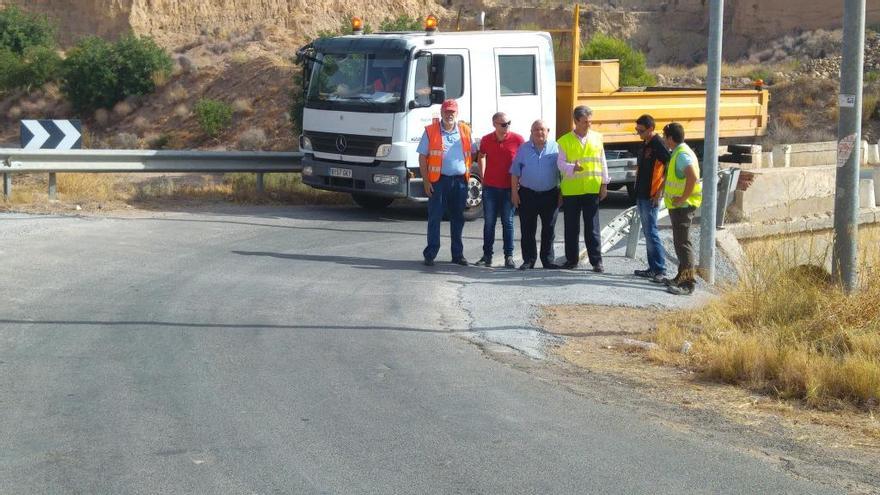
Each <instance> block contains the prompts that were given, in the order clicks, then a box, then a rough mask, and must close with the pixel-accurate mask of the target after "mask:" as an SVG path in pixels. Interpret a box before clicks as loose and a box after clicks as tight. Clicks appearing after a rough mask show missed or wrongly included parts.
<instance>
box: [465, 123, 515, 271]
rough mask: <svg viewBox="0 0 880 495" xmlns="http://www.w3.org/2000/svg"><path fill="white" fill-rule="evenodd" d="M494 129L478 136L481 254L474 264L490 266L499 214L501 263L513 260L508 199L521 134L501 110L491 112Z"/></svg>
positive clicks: (511, 264)
mask: <svg viewBox="0 0 880 495" xmlns="http://www.w3.org/2000/svg"><path fill="white" fill-rule="evenodd" d="M492 125H493V126H494V127H495V131H494V132H491V133H489V134H486V135H485V136H483V139H481V140H480V154H479V163H480V177H482V179H483V216H484V219H483V221H484V222H485V223H484V224H483V257H482V258H480V260H479V261H477V262H476V263H475V264H476V265H478V266H492V248H493V246H494V244H495V222H496V220H497V219H498V215H499V214H500V215H501V232H502V235H503V237H504V266H505V267H506V268H516V265H515V264H514V263H513V203H512V202H511V201H510V164H511V163H512V162H513V157H514V156H516V151H517V150H518V149H519V147H520V145H521V144H523V141H524V140H523V137H522V136H520V135H519V134H517V133H515V132H510V119H508V118H507V115H505V114H504V113H503V112H498V113H496V114H495V115H493V116H492Z"/></svg>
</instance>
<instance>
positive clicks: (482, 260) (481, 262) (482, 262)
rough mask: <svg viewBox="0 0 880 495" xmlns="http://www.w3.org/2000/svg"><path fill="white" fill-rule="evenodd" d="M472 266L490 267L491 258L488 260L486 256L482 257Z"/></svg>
mask: <svg viewBox="0 0 880 495" xmlns="http://www.w3.org/2000/svg"><path fill="white" fill-rule="evenodd" d="M453 263H454V261H453ZM474 265H476V266H485V267H490V266H492V258H490V257H488V256H483V257H482V258H480V259H479V260H477V262H476V263H474Z"/></svg>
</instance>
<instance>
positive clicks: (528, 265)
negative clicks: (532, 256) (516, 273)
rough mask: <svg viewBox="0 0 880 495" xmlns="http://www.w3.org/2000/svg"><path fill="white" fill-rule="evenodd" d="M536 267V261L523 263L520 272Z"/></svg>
mask: <svg viewBox="0 0 880 495" xmlns="http://www.w3.org/2000/svg"><path fill="white" fill-rule="evenodd" d="M534 267H535V262H534V261H525V262H523V264H522V265H519V269H520V270H531V269H532V268H534Z"/></svg>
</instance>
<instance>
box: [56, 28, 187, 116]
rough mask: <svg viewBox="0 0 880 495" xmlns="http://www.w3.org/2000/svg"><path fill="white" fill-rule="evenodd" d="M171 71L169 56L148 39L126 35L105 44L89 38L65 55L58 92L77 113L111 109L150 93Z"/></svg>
mask: <svg viewBox="0 0 880 495" xmlns="http://www.w3.org/2000/svg"><path fill="white" fill-rule="evenodd" d="M171 68H172V62H171V56H170V55H168V53H167V52H165V51H164V50H163V49H162V48H160V47H159V46H158V45H156V43H155V42H154V41H153V40H152V39H150V38H146V37H145V38H139V37H136V36H133V35H129V36H125V37H123V38H121V39H120V40H119V41H117V42H116V43H109V42H107V41H105V40H103V39H101V38H97V37H89V38H85V39H83V40H82V41H80V42H79V43H77V45H76V46H75V47H74V48H73V49H71V50H70V52H68V55H67V58H66V59H65V60H64V62H63V82H62V86H61V89H62V91H63V92H64V94H65V95H66V96H67V99H68V100H69V101H70V102H71V103H72V104H73V106H74V108H76V109H77V110H80V111H84V110H94V109H96V108H101V107H111V106H113V105H115V104H116V103H117V102H119V101H122V100H124V99H125V98H127V97H129V96H134V95H145V94H149V93H152V92H153V91H154V90H155V89H156V85H157V82H159V81H162V80H164V79H165V78H167V77H168V76H169V75H170V74H171Z"/></svg>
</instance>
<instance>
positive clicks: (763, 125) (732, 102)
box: [549, 5, 770, 144]
mask: <svg viewBox="0 0 880 495" xmlns="http://www.w3.org/2000/svg"><path fill="white" fill-rule="evenodd" d="M579 20H580V6H578V5H575V8H574V15H573V22H572V29H570V30H569V29H564V30H549V32H550V34H551V36H553V39H554V55H555V65H556V128H555V129H554V134H555V135H556V136H557V138H558V137H560V136H562V135H563V134H565V133H566V132H568V131H570V130H571V128H572V125H573V122H572V111H573V110H574V107H575V106H577V105H586V106H588V107H590V108H591V109H592V110H593V127H594V128H595V129H596V130H597V131H598V132H601V133H602V134H603V136H604V138H605V143H606V144H619V143H637V142H639V137H638V135H636V132H635V121H636V119H637V118H639V116H640V115H642V114H650V115H651V116H652V117H654V119H655V120H656V122H657V130H658V131H660V130H661V129H662V128H663V126H665V125H666V124H668V123H670V122H679V123H680V124H682V125H683V126H684V129H685V139H687V140H689V141H692V140H701V139H703V137H704V134H705V125H706V91H705V90H703V89H679V88H649V89H647V90H643V91H621V90H620V87H619V84H618V81H619V73H620V68H619V62H618V61H617V60H580V59H579V56H580V49H581V43H580V41H581V30H580V24H579ZM769 99H770V95H769V93H768V92H767V90H764V89H761V90H758V89H725V90H722V91H721V105H720V108H719V127H718V134H719V137H721V138H750V137H757V136H763V135H764V133H765V132H766V129H767V110H768V108H767V104H768V102H769Z"/></svg>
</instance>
